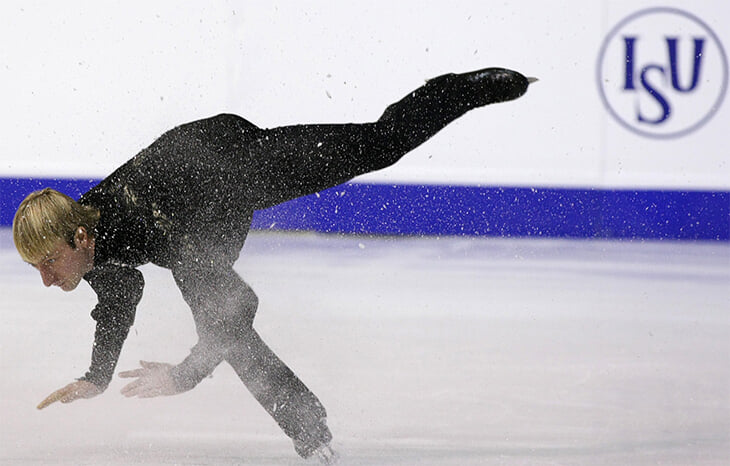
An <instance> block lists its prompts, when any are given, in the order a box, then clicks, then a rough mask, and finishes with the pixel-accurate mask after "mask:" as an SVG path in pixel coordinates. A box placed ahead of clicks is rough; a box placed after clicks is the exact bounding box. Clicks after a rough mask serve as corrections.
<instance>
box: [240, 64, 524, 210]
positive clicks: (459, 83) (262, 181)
mask: <svg viewBox="0 0 730 466" xmlns="http://www.w3.org/2000/svg"><path fill="white" fill-rule="evenodd" d="M529 83H530V81H529V80H528V79H527V78H525V77H524V76H523V75H521V74H520V73H517V72H515V71H510V70H505V69H503V68H487V69H483V70H478V71H473V72H470V73H462V74H446V75H443V76H439V77H437V78H434V79H431V80H429V81H427V82H426V84H424V85H423V86H421V87H419V88H418V89H416V90H414V91H413V92H411V93H409V94H408V95H407V96H405V97H404V98H402V99H401V100H399V101H398V102H396V103H394V104H392V105H390V106H389V107H388V108H387V109H386V110H385V112H384V113H383V115H382V116H381V117H380V118H379V119H378V120H377V121H376V122H373V123H364V124H334V125H296V126H284V127H279V128H274V129H270V130H262V131H261V133H260V137H259V138H258V139H257V140H256V141H255V142H253V143H252V144H251V145H250V146H249V150H250V153H249V157H250V158H249V160H248V161H247V163H246V164H247V166H246V173H253V174H255V177H254V178H249V179H248V180H247V183H248V186H249V187H250V189H251V199H252V200H253V201H254V202H256V207H255V208H256V209H262V208H266V207H270V206H272V205H275V204H278V203H280V202H283V201H286V200H289V199H294V198H296V197H300V196H303V195H307V194H312V193H315V192H318V191H322V190H323V189H326V188H329V187H332V186H336V185H338V184H341V183H344V182H345V181H348V180H350V179H352V178H354V177H356V176H358V175H362V174H365V173H368V172H371V171H375V170H379V169H382V168H385V167H388V166H390V165H392V164H394V163H396V162H397V161H398V160H400V158H401V157H403V155H405V154H407V153H408V152H410V151H412V150H413V149H415V148H416V147H418V146H419V145H421V144H422V143H424V142H425V141H427V140H428V139H429V138H431V137H432V136H433V135H435V134H436V133H437V132H439V131H440V130H441V129H443V128H444V127H445V126H446V125H448V124H449V123H451V122H452V121H454V120H455V119H457V118H459V117H460V116H462V115H463V114H465V113H466V112H468V111H469V110H472V109H475V108H478V107H482V106H485V105H488V104H493V103H498V102H505V101H509V100H514V99H516V98H518V97H520V96H521V95H523V94H524V93H525V92H526V91H527V87H528V85H529Z"/></svg>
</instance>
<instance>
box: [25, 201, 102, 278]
mask: <svg viewBox="0 0 730 466" xmlns="http://www.w3.org/2000/svg"><path fill="white" fill-rule="evenodd" d="M98 221H99V211H98V210H97V209H95V208H93V207H88V206H84V205H81V204H79V203H78V202H76V201H75V200H73V199H72V198H70V197H69V196H67V195H65V194H63V193H60V192H58V191H56V190H55V189H51V188H45V189H41V190H40V191H34V192H32V193H30V194H29V195H28V196H27V197H26V198H25V199H24V200H23V202H21V203H20V207H18V211H17V212H16V213H15V218H14V219H13V241H15V247H16V249H17V250H18V253H20V257H22V258H23V260H24V261H26V262H28V263H31V264H37V263H39V262H40V261H41V260H43V258H44V257H45V256H47V255H48V254H49V253H51V252H52V251H53V250H54V248H56V247H57V246H58V240H63V241H65V242H66V243H68V244H69V245H70V246H71V247H72V248H75V247H76V246H75V244H74V235H75V233H76V230H77V229H78V228H79V227H84V228H85V229H86V231H87V232H88V234H89V235H90V236H92V237H93V235H94V228H95V227H96V224H97V222H98Z"/></svg>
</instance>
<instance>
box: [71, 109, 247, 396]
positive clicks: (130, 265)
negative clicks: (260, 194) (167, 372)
mask: <svg viewBox="0 0 730 466" xmlns="http://www.w3.org/2000/svg"><path fill="white" fill-rule="evenodd" d="M258 131H259V129H258V128H256V127H255V126H253V125H251V124H250V123H248V122H246V121H245V120H243V119H242V118H240V117H237V116H234V115H219V116H217V117H213V118H209V119H207V120H200V121H197V122H193V123H189V124H187V125H183V126H180V127H178V128H175V129H173V130H171V131H169V132H167V133H165V134H164V135H163V136H161V137H160V138H159V139H158V140H157V141H155V142H154V143H153V144H152V145H151V146H150V147H148V148H146V149H145V150H143V151H142V152H140V153H139V154H137V155H136V156H135V157H134V158H132V159H131V160H130V161H128V162H127V163H125V164H124V165H122V166H121V167H120V168H119V169H117V170H116V171H115V172H114V173H112V174H111V175H110V176H109V177H107V178H106V179H104V180H103V181H101V182H100V183H99V184H98V185H97V186H95V187H94V188H92V189H91V190H90V191H89V192H87V193H86V194H84V195H83V196H82V197H81V199H79V202H80V203H81V204H84V205H89V206H93V207H96V208H97V209H99V211H100V213H101V217H100V220H99V223H98V225H97V226H96V228H95V231H94V241H95V250H94V267H93V269H92V270H91V271H90V272H88V273H87V274H86V275H85V276H84V279H85V280H86V281H87V282H88V283H89V284H90V286H91V288H92V289H93V290H94V291H95V293H96V295H97V298H98V304H97V305H96V306H95V307H94V309H93V311H92V312H91V317H92V318H93V319H94V320H95V321H96V331H95V335H94V346H93V351H92V357H91V365H90V367H89V370H88V372H87V373H86V374H85V375H84V377H82V379H84V380H88V381H90V382H92V383H94V384H95V385H97V386H99V387H101V388H105V387H106V386H107V385H108V384H109V382H110V380H111V378H112V376H113V372H114V368H115V367H116V363H117V361H118V358H119V355H120V353H121V349H122V345H123V344H124V341H125V339H126V337H127V335H128V333H129V329H130V327H131V326H132V324H133V323H134V317H135V312H136V308H137V304H138V303H139V301H140V299H141V297H142V290H143V288H144V279H143V277H142V273H141V272H140V271H139V270H137V268H136V267H138V266H140V265H142V264H146V263H150V262H151V263H154V264H156V265H159V266H162V267H165V268H169V269H172V270H173V273H174V274H175V273H177V275H176V279H180V278H182V279H183V280H184V279H185V276H186V275H185V273H186V272H185V270H186V267H188V266H189V265H190V264H191V263H214V262H216V261H217V262H219V263H221V264H223V265H222V266H227V267H230V266H231V265H232V263H233V261H235V258H236V257H237V255H238V250H240V248H241V246H242V245H243V239H244V238H245V235H246V231H247V229H248V227H249V225H250V219H251V212H252V209H251V208H250V207H249V206H250V205H251V203H252V200H251V196H252V192H253V191H252V183H250V182H247V177H246V173H247V172H246V168H247V159H246V155H247V153H248V152H247V147H246V145H247V144H249V143H250V142H252V141H255V140H256V137H257V135H258V134H259V133H258ZM203 232H205V234H206V235H207V236H203ZM205 241H213V242H215V243H218V246H219V247H218V249H216V250H213V251H211V250H206V249H203V248H200V247H198V246H199V245H200V244H203V243H204V242H205ZM212 258H215V259H216V261H213V260H212ZM194 311H195V310H194ZM206 312H213V313H214V312H216V310H215V309H212V310H207V311H206ZM226 319H228V320H230V319H231V316H229V315H226V316H212V317H211V318H210V319H209V320H211V321H216V322H220V321H225V320H226ZM199 333H200V329H199ZM211 346H212V343H210V342H203V341H201V342H199V343H198V345H196V347H194V348H193V351H192V353H191V355H190V356H189V357H188V358H186V360H185V361H183V363H182V364H180V365H179V366H178V367H176V368H175V370H174V373H173V377H174V378H175V381H176V383H177V384H178V385H179V386H181V387H183V388H191V386H194V385H195V384H196V383H197V382H199V381H200V380H201V379H202V378H203V377H205V376H206V375H207V374H208V373H210V371H212V369H213V368H214V367H215V365H217V364H218V363H219V362H220V360H221V358H222V356H221V355H220V351H212V350H211Z"/></svg>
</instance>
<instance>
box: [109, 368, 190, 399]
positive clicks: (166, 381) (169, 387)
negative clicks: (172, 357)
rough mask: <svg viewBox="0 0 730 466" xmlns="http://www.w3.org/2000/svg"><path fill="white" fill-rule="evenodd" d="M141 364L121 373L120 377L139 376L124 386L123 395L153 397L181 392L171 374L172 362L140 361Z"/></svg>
mask: <svg viewBox="0 0 730 466" xmlns="http://www.w3.org/2000/svg"><path fill="white" fill-rule="evenodd" d="M139 365H140V366H142V367H140V368H139V369H133V370H131V371H124V372H120V373H119V377H124V378H133V377H136V378H137V380H135V381H134V382H131V383H128V384H127V385H125V386H124V388H122V395H124V396H126V397H128V398H130V397H133V396H138V397H140V398H153V397H155V396H163V395H175V394H177V393H180V390H179V389H178V388H177V387H176V386H175V381H174V380H172V377H171V376H170V369H172V367H173V366H172V364H166V363H164V362H147V361H140V362H139Z"/></svg>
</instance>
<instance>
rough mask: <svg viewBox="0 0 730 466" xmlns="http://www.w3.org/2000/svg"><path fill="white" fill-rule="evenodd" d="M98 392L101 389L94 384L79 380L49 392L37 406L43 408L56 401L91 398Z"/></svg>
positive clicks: (66, 401)
mask: <svg viewBox="0 0 730 466" xmlns="http://www.w3.org/2000/svg"><path fill="white" fill-rule="evenodd" d="M99 393H101V390H99V389H98V388H97V387H96V386H95V385H94V384H92V383H90V382H86V381H83V380H79V381H76V382H73V383H70V384H68V385H66V386H65V387H63V388H61V389H59V390H56V391H55V392H53V393H51V394H50V395H48V396H47V397H46V398H45V399H44V400H43V401H41V402H40V404H39V405H38V406H37V408H38V409H43V408H45V407H47V406H48V405H50V404H53V403H55V402H57V401H60V402H61V403H70V402H72V401H75V400H78V399H79V398H91V397H93V396H96V395H98V394H99Z"/></svg>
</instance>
